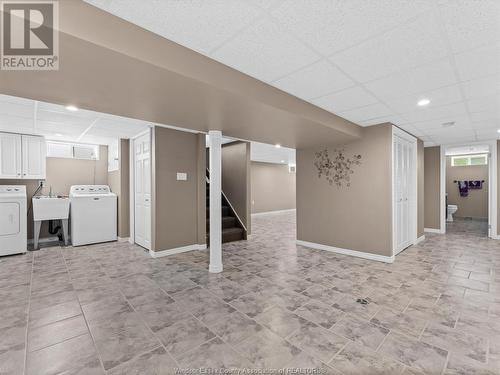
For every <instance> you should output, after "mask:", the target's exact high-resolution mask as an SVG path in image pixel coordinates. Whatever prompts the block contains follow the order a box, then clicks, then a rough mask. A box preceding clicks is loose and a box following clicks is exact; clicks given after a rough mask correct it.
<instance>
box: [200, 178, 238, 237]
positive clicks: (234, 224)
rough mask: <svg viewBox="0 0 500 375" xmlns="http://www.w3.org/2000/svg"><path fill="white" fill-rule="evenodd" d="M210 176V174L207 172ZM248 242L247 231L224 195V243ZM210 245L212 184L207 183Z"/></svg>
mask: <svg viewBox="0 0 500 375" xmlns="http://www.w3.org/2000/svg"><path fill="white" fill-rule="evenodd" d="M207 174H208V172H207ZM241 240H246V231H245V229H244V228H243V226H242V225H241V223H240V221H239V220H238V218H237V216H236V213H235V212H234V211H233V209H232V208H231V205H230V204H229V202H228V201H227V199H226V197H225V196H224V194H222V243H226V242H233V241H241ZM209 243H210V184H209V183H208V182H207V244H209Z"/></svg>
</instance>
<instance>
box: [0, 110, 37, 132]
mask: <svg viewBox="0 0 500 375" xmlns="http://www.w3.org/2000/svg"><path fill="white" fill-rule="evenodd" d="M33 124H34V123H33V119H32V118H28V117H22V116H17V115H16V114H15V113H12V114H10V113H0V126H1V127H2V129H3V130H4V131H10V132H15V131H16V129H18V128H24V129H33Z"/></svg>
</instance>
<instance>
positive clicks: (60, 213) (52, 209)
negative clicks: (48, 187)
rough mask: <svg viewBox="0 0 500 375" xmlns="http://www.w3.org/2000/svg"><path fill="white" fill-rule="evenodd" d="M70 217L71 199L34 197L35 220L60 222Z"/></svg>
mask: <svg viewBox="0 0 500 375" xmlns="http://www.w3.org/2000/svg"><path fill="white" fill-rule="evenodd" d="M68 217H69V198H66V197H43V196H38V197H33V220H34V221H41V220H60V219H67V218H68Z"/></svg>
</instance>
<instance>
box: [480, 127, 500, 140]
mask: <svg viewBox="0 0 500 375" xmlns="http://www.w3.org/2000/svg"><path fill="white" fill-rule="evenodd" d="M476 137H477V140H478V141H487V140H490V139H498V138H500V134H499V133H498V132H497V131H496V129H485V130H476Z"/></svg>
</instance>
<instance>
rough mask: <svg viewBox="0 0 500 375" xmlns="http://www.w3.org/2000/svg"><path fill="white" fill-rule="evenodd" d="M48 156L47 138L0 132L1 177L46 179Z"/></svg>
mask: <svg viewBox="0 0 500 375" xmlns="http://www.w3.org/2000/svg"><path fill="white" fill-rule="evenodd" d="M46 156H47V146H46V143H45V138H43V137H37V136H32V135H21V134H11V133H0V178H1V179H27V180H28V179H32V180H43V179H45V176H46V172H45V170H46Z"/></svg>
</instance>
